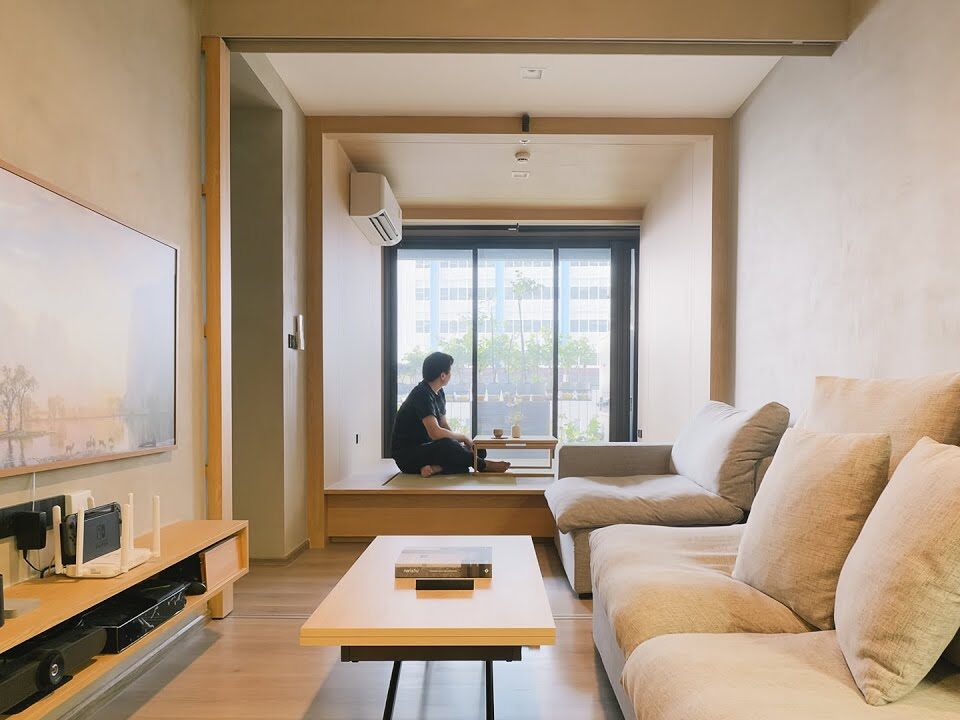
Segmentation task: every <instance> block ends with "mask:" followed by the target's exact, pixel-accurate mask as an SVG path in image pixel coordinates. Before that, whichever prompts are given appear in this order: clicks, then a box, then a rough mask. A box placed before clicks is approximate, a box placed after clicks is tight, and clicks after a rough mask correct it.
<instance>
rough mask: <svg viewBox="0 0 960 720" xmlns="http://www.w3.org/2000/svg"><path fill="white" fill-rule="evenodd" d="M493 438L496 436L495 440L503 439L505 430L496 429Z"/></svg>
mask: <svg viewBox="0 0 960 720" xmlns="http://www.w3.org/2000/svg"><path fill="white" fill-rule="evenodd" d="M493 436H494V437H495V438H502V437H503V428H494V429H493Z"/></svg>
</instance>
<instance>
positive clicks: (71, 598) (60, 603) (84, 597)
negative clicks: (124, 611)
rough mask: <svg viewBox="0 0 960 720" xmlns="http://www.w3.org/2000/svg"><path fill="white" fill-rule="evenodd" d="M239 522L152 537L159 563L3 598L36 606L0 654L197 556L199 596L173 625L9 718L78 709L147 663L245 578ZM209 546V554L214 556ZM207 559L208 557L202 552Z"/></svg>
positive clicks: (14, 626)
mask: <svg viewBox="0 0 960 720" xmlns="http://www.w3.org/2000/svg"><path fill="white" fill-rule="evenodd" d="M247 532H248V526H247V521H246V520H183V521H180V522H176V523H173V524H171V525H167V526H165V527H163V528H161V529H160V559H159V560H152V561H148V562H146V563H144V564H143V565H140V566H138V567H135V568H134V569H132V570H130V571H129V572H127V573H124V574H123V575H120V576H118V577H115V578H109V579H97V578H69V577H66V576H64V575H53V576H47V577H45V578H43V579H39V578H37V579H34V580H28V581H26V582H23V583H19V584H17V585H13V586H12V587H9V588H7V589H6V590H5V591H4V598H5V599H16V598H33V599H35V600H39V601H40V606H39V607H38V608H37V609H36V610H33V611H31V612H28V613H26V614H24V615H22V616H20V617H15V618H10V619H9V620H7V621H6V622H5V623H4V625H3V627H0V652H5V651H7V650H9V649H11V648H13V647H16V646H17V645H19V644H20V643H22V642H25V641H27V640H29V639H31V638H33V637H35V636H37V635H39V634H40V633H42V632H44V631H45V630H49V629H50V628H52V627H54V626H55V625H57V624H59V623H61V622H63V621H65V620H68V619H70V618H72V617H74V616H75V615H78V614H80V613H82V612H84V611H85V610H88V609H90V608H92V607H93V606H94V605H97V604H99V603H101V602H103V601H104V600H107V599H108V598H110V597H112V596H114V595H116V594H117V593H120V592H122V591H123V590H126V589H128V588H130V587H132V586H134V585H136V584H137V583H139V582H141V581H143V580H146V579H148V578H150V577H152V576H153V575H156V574H157V573H159V572H160V571H161V570H164V569H166V568H168V567H170V566H171V565H175V564H177V563H178V562H180V561H181V560H185V559H186V558H188V557H191V556H195V555H199V554H200V553H204V556H205V559H206V562H205V568H206V572H207V576H206V577H207V581H208V586H207V592H206V593H205V594H203V595H192V596H188V597H187V605H186V607H185V608H184V609H183V610H182V611H181V612H180V613H178V614H177V615H176V616H175V617H174V618H173V619H171V620H168V621H167V622H166V623H164V624H163V625H161V626H160V627H158V628H156V629H155V630H153V631H152V632H150V633H147V635H145V636H144V637H142V638H141V639H140V640H138V641H137V642H135V643H134V644H133V645H131V646H130V647H128V648H127V649H126V650H124V651H123V652H122V653H119V654H116V655H98V656H96V657H94V658H93V661H92V662H91V663H90V664H89V665H87V666H86V667H85V668H83V669H82V670H80V671H79V672H77V673H76V674H75V675H74V676H73V678H72V679H71V680H69V681H68V682H66V683H64V684H63V685H61V686H60V687H58V688H57V689H56V690H54V691H53V692H52V693H50V694H49V695H47V696H46V697H44V698H42V699H40V700H38V701H37V702H35V703H34V704H33V705H31V706H30V707H29V708H27V709H25V710H23V711H22V712H19V713H17V714H16V715H12V716H10V717H11V718H16V720H34V719H35V718H46V717H56V716H57V715H58V714H59V713H58V711H60V710H63V711H64V712H66V711H68V710H70V709H72V707H74V706H75V705H76V704H77V703H78V702H81V701H83V700H85V699H89V698H90V697H93V696H95V695H96V694H97V687H98V685H101V684H102V685H103V686H108V685H109V684H110V680H111V678H112V677H113V676H115V675H117V674H119V673H122V672H123V671H124V670H125V669H126V670H129V669H130V667H131V660H133V663H132V664H133V665H134V666H135V665H136V664H137V661H136V660H135V659H134V658H137V657H139V658H142V657H143V656H145V655H149V649H150V648H151V647H152V646H155V645H157V644H158V643H160V642H162V641H163V640H164V639H165V637H166V636H168V635H169V633H170V632H171V631H172V630H174V629H176V628H178V627H180V628H182V627H183V625H184V620H187V619H189V618H190V617H191V616H194V617H195V616H197V615H199V614H202V613H205V612H206V604H207V602H208V601H210V600H212V599H213V598H215V597H216V596H217V595H219V594H220V592H221V591H223V590H224V589H225V588H227V587H228V586H229V585H231V584H232V583H234V582H236V581H237V580H239V579H240V578H241V577H243V576H244V575H246V574H247V572H248V570H249V567H250V560H249V557H250V556H249V541H248V535H247ZM151 539H152V534H151V533H148V534H146V535H143V536H141V537H139V538H137V539H136V541H135V544H136V545H137V546H138V547H145V548H149V547H150V544H151ZM214 546H216V548H214ZM208 551H209V552H208Z"/></svg>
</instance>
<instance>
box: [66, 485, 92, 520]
mask: <svg viewBox="0 0 960 720" xmlns="http://www.w3.org/2000/svg"><path fill="white" fill-rule="evenodd" d="M66 498H67V502H66V505H67V509H66V512H65V514H66V515H72V514H73V513H75V512H76V511H77V510H79V509H80V508H86V507H87V506H88V505H89V504H90V503H91V502H93V493H92V492H90V491H89V490H75V491H74V492H68V493H66Z"/></svg>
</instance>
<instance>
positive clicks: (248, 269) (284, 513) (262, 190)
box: [231, 55, 310, 558]
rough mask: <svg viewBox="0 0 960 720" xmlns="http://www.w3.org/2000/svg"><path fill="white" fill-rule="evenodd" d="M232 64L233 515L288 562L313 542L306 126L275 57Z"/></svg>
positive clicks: (263, 552)
mask: <svg viewBox="0 0 960 720" xmlns="http://www.w3.org/2000/svg"><path fill="white" fill-rule="evenodd" d="M231 65H232V68H233V69H235V70H236V71H237V72H236V73H235V74H234V75H235V77H234V82H235V83H238V84H240V85H242V87H243V88H244V89H245V92H243V93H241V92H239V91H238V92H236V93H235V96H236V97H237V98H238V104H239V106H237V107H235V108H234V109H233V111H232V118H231V120H232V122H233V123H234V127H233V131H234V132H233V135H232V138H231V139H232V142H233V152H232V160H234V162H233V166H232V181H233V199H234V205H233V215H234V222H233V227H234V231H233V232H234V238H233V240H234V244H233V250H234V259H233V266H234V271H235V275H234V302H235V304H234V332H235V334H234V350H235V353H234V379H235V383H234V416H235V421H234V451H235V455H234V458H235V465H236V466H237V467H236V468H235V471H234V512H235V515H236V516H237V517H244V518H248V519H249V520H250V523H251V525H250V528H251V532H250V552H251V555H252V556H253V557H257V558H280V557H285V556H286V555H288V554H289V553H290V552H292V551H293V550H295V549H296V548H297V547H299V546H300V545H301V544H302V543H303V542H304V541H305V540H306V536H307V528H306V484H305V458H306V419H305V417H304V414H305V405H304V401H305V390H306V387H305V380H306V374H305V372H306V365H305V354H304V353H303V352H299V351H296V350H292V349H290V348H288V347H287V334H288V333H291V332H293V330H294V324H293V318H294V316H295V315H297V314H302V313H303V312H304V301H305V297H304V295H305V285H304V280H305V278H304V252H305V245H304V242H305V235H304V232H305V224H304V218H305V211H306V195H305V193H306V185H305V163H306V155H305V152H306V149H305V121H304V116H303V113H302V112H301V110H300V107H299V106H298V105H297V103H296V101H295V100H294V99H293V97H292V96H291V95H290V93H289V91H288V90H287V88H286V87H285V86H284V84H283V82H282V81H281V79H280V77H279V75H277V73H276V71H275V70H274V69H273V67H272V66H271V65H270V63H269V61H268V60H267V59H266V57H264V56H262V55H244V56H242V57H241V56H237V55H235V56H234V57H233V59H232V63H231ZM241 76H242V77H241ZM238 335H239V336H240V338H241V339H238V337H237V336H238ZM309 341H310V339H309V338H308V339H307V342H309Z"/></svg>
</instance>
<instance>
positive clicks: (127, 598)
mask: <svg viewBox="0 0 960 720" xmlns="http://www.w3.org/2000/svg"><path fill="white" fill-rule="evenodd" d="M187 589H188V583H185V582H170V581H166V580H159V579H151V580H147V581H145V582H142V583H140V584H139V585H135V586H134V587H132V588H130V589H129V590H125V591H124V592H122V593H120V594H119V595H117V596H116V597H113V598H110V599H109V600H107V601H105V602H103V603H100V604H99V605H97V607H95V608H93V609H92V610H90V611H89V612H87V613H84V615H83V624H84V625H85V626H88V627H98V628H102V629H103V630H104V631H105V632H106V634H107V637H106V645H105V646H104V649H103V652H105V653H119V652H123V650H124V649H126V648H127V647H128V646H130V645H132V644H133V643H135V642H136V641H137V640H139V639H140V638H142V637H143V636H144V635H146V634H147V633H148V632H150V631H151V630H153V629H154V628H156V627H158V626H159V625H162V624H163V623H165V622H166V621H167V620H169V619H170V618H172V617H173V616H174V615H176V614H177V613H178V612H180V611H181V610H183V608H184V606H186V604H187Z"/></svg>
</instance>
